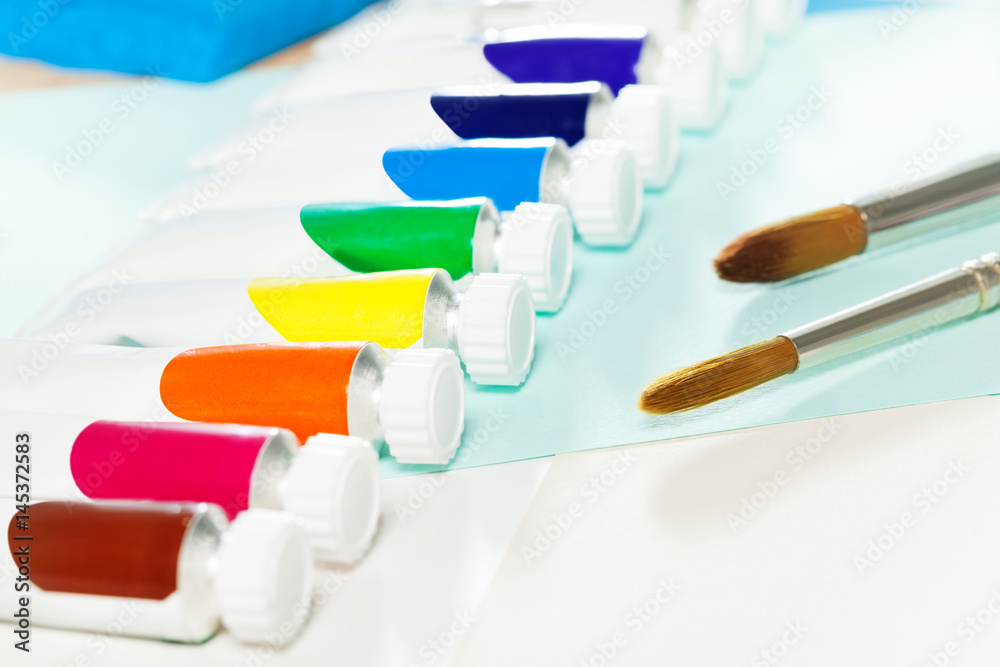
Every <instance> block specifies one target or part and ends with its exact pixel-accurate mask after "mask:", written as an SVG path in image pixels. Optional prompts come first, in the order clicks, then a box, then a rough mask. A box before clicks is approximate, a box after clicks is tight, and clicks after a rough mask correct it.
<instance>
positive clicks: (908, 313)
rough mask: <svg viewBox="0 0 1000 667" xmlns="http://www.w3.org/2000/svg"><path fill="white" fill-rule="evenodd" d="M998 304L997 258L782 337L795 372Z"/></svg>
mask: <svg viewBox="0 0 1000 667" xmlns="http://www.w3.org/2000/svg"><path fill="white" fill-rule="evenodd" d="M998 303H1000V253H996V252H991V253H989V254H987V255H983V257H982V258H981V259H974V260H971V261H969V262H966V263H965V264H963V265H962V266H960V267H959V268H957V269H951V270H949V271H944V272H943V273H939V274H937V275H936V276H931V277H930V278H927V279H925V280H921V281H920V282H917V283H913V284H912V285H909V286H907V287H904V288H902V289H898V290H896V291H895V292H890V293H888V294H886V295H885V296H880V297H878V298H877V299H872V300H871V301H866V302H865V303H862V304H861V305H859V306H855V307H854V308H848V309H847V310H842V311H840V312H839V313H836V314H834V315H831V316H830V317H825V318H823V319H821V320H818V321H816V322H813V323H812V324H807V325H805V326H804V327H799V328H798V329H792V330H791V331H789V332H787V333H785V334H783V335H784V337H785V338H787V339H789V340H790V341H792V342H793V343H794V344H795V347H796V349H797V350H798V352H799V369H802V368H808V367H810V366H815V365H817V364H821V363H823V362H826V361H830V360H831V359H837V358H839V357H842V356H844V355H847V354H851V353H852V352H858V351H860V350H863V349H865V348H869V347H872V346H874V345H878V344H879V343H883V342H885V341H888V340H893V339H896V338H901V337H903V336H908V335H911V334H915V333H919V332H922V331H926V330H928V329H932V328H934V327H936V326H939V325H941V324H944V323H945V322H950V321H951V320H955V319H958V318H960V317H966V316H968V315H972V314H974V313H978V312H982V311H986V310H989V309H991V308H994V307H996V306H997V304H998Z"/></svg>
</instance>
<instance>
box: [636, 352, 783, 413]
mask: <svg viewBox="0 0 1000 667" xmlns="http://www.w3.org/2000/svg"><path fill="white" fill-rule="evenodd" d="M798 365H799V352H798V350H797V349H796V348H795V344H794V343H792V341H790V340H788V339H787V338H785V337H784V336H778V337H777V338H772V339H771V340H766V341H764V342H763V343H755V344H754V345H749V346H747V347H744V348H741V349H739V350H736V351H735V352H730V353H729V354H724V355H722V356H721V357H715V358H714V359H709V360H708V361H703V362H701V363H700V364H695V365H694V366H688V367H687V368H682V369H680V370H676V371H673V372H671V373H668V374H666V375H664V376H663V377H661V378H659V379H657V380H654V381H653V382H651V383H650V384H649V385H647V386H646V388H645V389H644V390H643V392H642V396H640V397H639V407H640V408H641V409H642V410H644V411H646V412H651V413H653V414H657V415H665V414H668V413H671V412H680V411H682V410H691V409H693V408H700V407H701V406H703V405H708V404H709V403H714V402H715V401H718V400H721V399H723V398H729V397H730V396H734V395H736V394H739V393H741V392H744V391H746V390H747V389H751V388H753V387H756V386H757V385H760V384H764V383H765V382H770V381H771V380H773V379H775V378H777V377H781V376H782V375H786V374H788V373H791V372H793V371H794V370H795V369H796V368H797V367H798Z"/></svg>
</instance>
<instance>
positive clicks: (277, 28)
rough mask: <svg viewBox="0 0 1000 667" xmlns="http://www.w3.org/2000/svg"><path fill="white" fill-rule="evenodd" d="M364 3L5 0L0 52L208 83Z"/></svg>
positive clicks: (0, 22) (335, 0) (325, 0)
mask: <svg viewBox="0 0 1000 667" xmlns="http://www.w3.org/2000/svg"><path fill="white" fill-rule="evenodd" d="M370 2H371V0H296V2H294V3H290V2H288V1H287V0H5V1H4V2H2V3H0V52H2V53H6V54H8V55H12V56H20V57H26V58H37V59H38V60H44V61H45V62H49V63H52V64H54V65H60V66H64V67H81V68H86V69H99V70H113V71H117V72H126V73H130V74H155V75H157V76H164V77H168V78H173V79H181V80H184V81H211V80H213V79H217V78H219V77H220V76H223V75H224V74H228V73H230V72H233V71H235V70H237V69H239V68H240V67H243V66H244V65H246V64H247V63H250V62H253V61H254V60H257V59H259V58H262V57H264V56H266V55H268V54H270V53H274V52H275V51H277V50H279V49H281V48H283V47H285V46H288V45H289V44H293V43H295V42H297V41H299V40H301V39H303V38H305V37H308V36H310V35H313V34H315V33H317V32H320V31H321V30H325V29H326V28H329V27H330V26H333V25H335V24H337V23H339V22H341V21H343V20H345V19H347V18H349V17H350V16H352V15H353V14H354V13H356V12H357V11H358V10H360V9H361V8H363V7H364V6H365V5H367V4H369V3H370Z"/></svg>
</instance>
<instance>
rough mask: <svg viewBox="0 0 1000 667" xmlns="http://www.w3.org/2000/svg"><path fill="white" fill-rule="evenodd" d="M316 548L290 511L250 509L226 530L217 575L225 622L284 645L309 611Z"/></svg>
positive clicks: (245, 634)
mask: <svg viewBox="0 0 1000 667" xmlns="http://www.w3.org/2000/svg"><path fill="white" fill-rule="evenodd" d="M312 574H313V554H312V550H311V549H310V548H309V543H308V541H307V539H306V534H305V531H304V530H303V529H302V523H301V522H300V521H299V520H298V519H296V518H295V517H293V516H292V515H291V514H288V513H287V512H279V511H277V510H263V509H261V510H247V511H245V512H243V513H241V514H240V515H239V516H237V517H236V519H235V520H233V522H232V523H231V524H229V529H228V530H227V531H226V532H225V533H224V534H223V536H222V545H221V546H220V548H219V565H218V572H217V574H216V581H215V584H216V585H215V594H216V600H217V601H218V603H219V611H220V614H221V616H222V624H223V625H224V626H225V627H226V629H227V630H229V632H230V633H232V635H233V636H234V637H236V638H237V639H239V640H241V641H244V642H251V643H263V642H267V643H269V644H272V645H280V644H283V643H285V642H287V641H289V640H291V639H293V638H294V637H295V636H296V635H297V634H298V632H299V630H300V629H301V628H302V626H303V624H304V623H305V621H306V618H307V617H308V615H309V600H310V597H311V595H312Z"/></svg>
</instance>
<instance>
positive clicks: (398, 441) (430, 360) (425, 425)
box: [379, 348, 465, 464]
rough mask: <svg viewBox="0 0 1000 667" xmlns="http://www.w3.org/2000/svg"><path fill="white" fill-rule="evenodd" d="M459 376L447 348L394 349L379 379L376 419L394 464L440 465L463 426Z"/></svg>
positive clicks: (452, 449) (462, 392)
mask: <svg viewBox="0 0 1000 667" xmlns="http://www.w3.org/2000/svg"><path fill="white" fill-rule="evenodd" d="M464 380H465V376H464V375H463V374H462V366H461V364H459V362H458V358H457V357H455V353H454V352H452V351H451V350H443V349H439V348H435V349H427V350H420V349H413V348H408V349H405V350H400V351H399V352H398V353H396V357H395V358H394V359H393V360H392V363H390V364H389V368H387V369H386V372H385V378H384V379H383V380H382V404H381V406H380V407H379V420H380V421H381V423H382V431H383V433H384V434H385V443H386V445H387V446H388V447H389V453H390V454H391V455H392V456H393V458H395V459H396V460H397V461H399V462H400V463H420V464H444V463H447V462H448V461H450V460H451V458H452V457H453V456H454V455H455V450H456V449H458V443H459V440H460V439H461V437H462V430H463V429H464V428H465V384H464Z"/></svg>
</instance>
